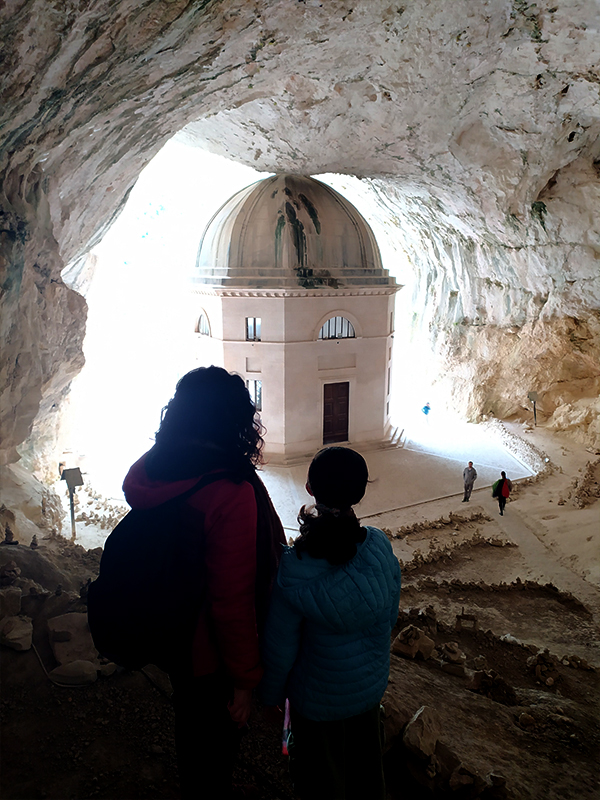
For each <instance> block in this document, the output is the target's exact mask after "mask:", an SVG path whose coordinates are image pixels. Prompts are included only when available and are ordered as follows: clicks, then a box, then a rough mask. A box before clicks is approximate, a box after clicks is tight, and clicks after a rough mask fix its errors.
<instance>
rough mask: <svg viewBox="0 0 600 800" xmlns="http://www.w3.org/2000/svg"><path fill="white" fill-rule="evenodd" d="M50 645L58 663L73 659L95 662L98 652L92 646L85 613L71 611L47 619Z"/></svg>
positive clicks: (66, 662) (67, 662)
mask: <svg viewBox="0 0 600 800" xmlns="http://www.w3.org/2000/svg"><path fill="white" fill-rule="evenodd" d="M48 632H49V635H50V645H51V647H52V652H53V653H54V657H55V658H56V660H57V661H58V663H59V664H69V663H71V662H73V661H90V662H94V663H97V659H98V652H97V650H96V648H95V647H94V642H93V640H92V635H91V633H90V629H89V627H88V621H87V614H85V613H81V612H77V611H72V612H70V613H68V614H62V615H61V616H60V617H53V618H52V619H49V620H48Z"/></svg>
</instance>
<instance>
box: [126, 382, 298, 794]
mask: <svg viewBox="0 0 600 800" xmlns="http://www.w3.org/2000/svg"><path fill="white" fill-rule="evenodd" d="M261 431H262V427H261V424H260V420H259V419H258V416H257V414H256V409H255V407H254V405H253V403H252V401H251V399H250V395H249V393H248V390H247V389H246V386H245V385H244V381H243V380H242V378H240V377H239V376H238V375H233V374H230V373H228V372H227V371H226V370H224V369H221V368H220V367H214V366H212V367H207V368H200V369H195V370H192V371H191V372H188V373H187V375H185V376H184V377H183V378H181V380H180V381H179V383H178V384H177V388H176V391H175V395H174V397H173V398H172V400H171V401H170V402H169V404H168V406H167V407H166V409H164V410H163V416H162V420H161V424H160V429H159V430H158V432H157V434H156V439H155V444H154V447H152V449H151V450H150V451H149V452H148V453H146V454H145V455H144V456H142V458H140V459H139V461H137V462H136V463H135V464H134V465H133V466H132V467H131V469H130V470H129V473H128V475H127V477H126V478H125V482H124V484H123V490H124V492H125V497H126V498H127V502H128V503H129V504H130V505H131V507H132V508H139V509H151V508H155V507H157V506H159V505H161V504H163V503H165V502H169V501H173V500H174V498H177V497H181V499H182V502H184V503H185V514H184V515H182V519H184V520H185V525H186V526H187V527H186V530H188V531H189V530H197V531H198V535H199V536H201V538H202V547H201V552H202V564H201V567H200V572H201V574H199V575H198V583H199V585H202V587H203V589H202V591H203V596H202V597H203V599H202V605H201V609H200V613H199V616H198V620H197V623H196V628H195V631H194V633H193V642H192V644H191V646H190V652H189V658H187V657H186V658H185V659H183V660H182V662H181V663H179V664H178V665H177V666H176V667H174V668H173V670H170V678H171V682H172V684H173V690H174V695H173V699H174V707H175V738H176V747H177V759H178V766H179V773H180V784H181V793H182V797H183V798H186V799H187V798H192V797H198V796H202V797H203V798H207V800H209V798H210V800H213V798H214V800H217V798H218V800H223V798H229V797H234V796H235V795H234V794H233V793H232V792H233V790H232V784H231V780H232V773H233V766H234V761H235V756H236V753H237V749H238V745H239V736H240V729H241V728H242V727H244V726H245V724H246V722H247V720H248V717H249V715H250V706H251V694H252V690H253V689H254V687H255V686H257V685H258V683H259V681H260V679H261V676H262V673H263V669H262V666H261V662H260V656H259V644H258V632H259V631H260V630H261V628H262V624H263V622H264V616H265V613H266V607H267V604H268V600H269V594H270V589H271V584H272V581H273V579H274V576H275V574H276V571H277V564H278V561H279V556H280V553H281V549H282V544H284V543H285V537H284V534H283V528H282V526H281V522H280V521H279V517H278V516H277V513H276V512H275V510H274V508H273V505H272V503H271V500H270V498H269V495H268V494H267V491H266V489H265V487H264V485H263V483H262V481H261V480H260V478H259V477H258V475H257V473H256V467H257V466H258V465H259V464H260V463H261V450H262V447H263V439H262V437H261ZM203 476H209V480H210V482H208V483H204V484H203V485H200V487H199V488H198V490H197V491H194V487H195V485H197V484H198V483H199V481H200V480H201V479H202V478H203ZM183 495H185V497H182V496H183Z"/></svg>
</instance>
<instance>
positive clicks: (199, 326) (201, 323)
mask: <svg viewBox="0 0 600 800" xmlns="http://www.w3.org/2000/svg"><path fill="white" fill-rule="evenodd" d="M196 333H201V334H202V335H203V336H210V326H209V324H208V317H207V316H206V314H205V313H204V311H203V312H202V313H201V314H200V316H199V317H198V322H197V323H196Z"/></svg>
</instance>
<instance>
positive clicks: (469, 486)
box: [463, 461, 477, 503]
mask: <svg viewBox="0 0 600 800" xmlns="http://www.w3.org/2000/svg"><path fill="white" fill-rule="evenodd" d="M476 480H477V470H476V469H475V467H474V466H473V462H472V461H469V464H468V466H466V467H465V468H464V469H463V483H464V485H465V496H464V497H463V503H468V502H469V500H470V499H471V492H472V491H473V484H474V483H475V481H476Z"/></svg>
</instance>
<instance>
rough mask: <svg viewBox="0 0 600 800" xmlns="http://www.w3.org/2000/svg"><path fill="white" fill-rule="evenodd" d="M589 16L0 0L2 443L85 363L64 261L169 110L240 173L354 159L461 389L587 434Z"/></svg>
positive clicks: (598, 139) (135, 170)
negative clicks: (240, 167) (534, 402)
mask: <svg viewBox="0 0 600 800" xmlns="http://www.w3.org/2000/svg"><path fill="white" fill-rule="evenodd" d="M599 17H600V7H599V6H598V3H597V2H596V0H552V2H546V0H541V1H540V2H538V3H537V5H536V4H531V5H529V4H528V3H527V2H525V0H489V2H485V0H404V2H403V3H402V4H401V3H400V2H397V3H392V4H390V2H389V0H384V1H383V2H381V1H380V0H357V2H349V1H346V0H328V1H327V2H322V3H320V2H315V1H314V0H304V2H298V0H275V1H274V0H270V1H267V0H256V1H255V2H248V1H247V0H233V1H232V0H228V1H227V2H216V1H213V2H209V1H208V0H204V1H201V0H196V1H195V2H194V1H190V0H146V2H140V0H121V2H109V0H86V2H82V1H81V0H79V2H76V0H7V2H5V3H4V4H3V5H2V7H1V8H0V24H1V42H2V45H1V46H2V51H1V54H0V58H1V62H0V63H1V70H0V81H1V83H0V170H1V173H2V188H1V192H0V213H1V224H0V280H1V285H2V298H1V303H2V306H1V309H0V310H1V313H2V321H1V323H0V325H1V332H2V338H3V343H4V347H3V353H2V364H1V367H0V380H1V386H2V395H1V399H0V401H1V406H0V425H1V430H2V439H3V445H2V448H3V450H2V452H3V455H2V458H3V460H4V461H5V462H6V461H13V460H15V459H16V457H17V453H16V449H15V448H16V446H17V445H18V444H19V443H21V442H23V441H24V440H25V439H26V438H27V436H28V435H29V433H30V431H31V429H32V425H33V423H34V420H35V419H36V416H37V418H38V420H39V419H41V418H43V419H46V420H47V419H48V417H49V416H50V418H51V416H52V414H51V412H52V411H53V410H54V409H56V408H57V407H58V406H59V405H60V398H61V396H62V394H63V393H64V392H65V391H66V388H67V387H68V384H69V381H70V380H71V378H72V377H73V375H74V374H76V372H77V371H78V370H79V369H80V368H81V365H82V354H81V342H82V337H83V332H84V326H85V313H86V306H85V301H84V300H83V299H82V297H81V296H80V295H78V294H77V293H75V292H74V291H73V290H72V289H70V288H68V287H67V286H66V285H65V284H64V283H63V281H62V280H61V270H62V269H63V268H64V267H65V266H66V265H69V266H70V271H69V274H70V275H71V276H74V275H75V276H76V274H77V264H78V263H81V257H82V255H83V254H84V253H85V252H86V251H87V250H88V249H89V247H90V245H91V244H93V242H94V241H97V240H98V238H99V237H100V236H101V235H102V232H103V231H104V230H106V228H107V226H108V225H109V224H110V222H111V220H112V219H113V218H114V216H115V214H117V213H118V211H119V209H120V208H121V207H122V204H123V203H124V201H125V199H126V197H127V194H128V192H129V191H130V189H131V187H132V185H133V183H134V182H135V179H136V176H137V175H138V174H139V171H140V170H141V168H142V167H143V166H144V165H145V164H146V163H147V162H148V161H149V160H150V159H151V158H152V157H153V156H154V155H155V153H156V152H157V151H158V150H159V149H160V147H161V146H162V145H163V144H164V142H165V141H166V140H167V139H168V138H169V137H171V136H172V135H173V134H175V133H176V132H177V131H179V130H181V129H182V128H185V132H184V135H185V137H186V138H187V139H188V141H190V140H191V141H194V142H195V143H197V144H198V146H201V147H205V148H207V149H210V150H212V151H213V152H217V153H220V154H223V155H227V156H229V157H231V158H235V159H236V160H239V161H242V162H244V163H246V164H250V165H251V166H254V167H256V168H257V169H262V170H268V171H273V172H280V171H291V172H298V173H301V174H318V173H323V172H340V173H348V174H355V175H358V176H360V177H362V178H364V180H365V181H366V182H368V184H369V185H370V187H371V190H372V193H373V197H374V199H375V200H376V202H377V203H378V204H379V205H380V207H381V208H382V209H384V211H385V213H386V214H387V217H388V219H391V220H393V221H395V223H396V224H397V227H398V239H399V242H400V246H401V247H402V249H404V250H405V252H406V253H407V255H408V257H409V259H410V261H411V263H412V265H413V267H414V269H415V270H416V272H417V275H418V277H419V282H418V284H417V289H416V290H415V313H416V314H417V317H418V325H417V329H418V331H419V332H420V335H423V332H426V335H428V336H430V337H431V339H432V342H433V343H434V351H435V353H436V354H437V358H438V359H439V369H440V373H444V372H447V370H448V367H451V369H452V373H453V376H454V380H453V384H452V391H453V393H454V397H455V402H456V404H457V405H459V406H461V407H462V408H464V409H465V410H466V412H467V413H468V414H469V415H470V416H471V417H476V416H477V415H478V414H479V413H488V412H494V413H497V414H507V413H511V412H514V411H516V410H518V409H519V408H520V407H522V406H523V400H522V394H523V392H525V394H526V392H527V391H528V390H529V389H532V388H536V389H537V391H538V392H540V396H541V397H543V402H544V404H545V405H544V410H545V411H546V412H548V413H552V412H553V411H554V410H555V409H558V410H559V412H560V413H559V417H560V418H561V419H562V420H563V421H564V425H568V424H570V422H572V421H573V418H574V416H573V415H576V414H579V417H580V418H579V422H578V424H582V425H584V427H585V429H586V430H587V436H588V438H589V439H590V440H593V439H594V437H597V438H598V440H599V441H598V442H596V443H597V444H600V435H599V434H598V431H597V415H598V409H597V407H596V409H595V410H594V406H593V398H594V397H596V396H597V394H598V388H599V381H600V367H599V364H598V349H599V341H600V334H599V328H600V325H599V321H598V320H599V317H598V309H599V308H600V215H599V214H598V210H599V208H600V76H599V72H598V64H599V63H600V32H599V28H600V22H599ZM577 403H579V405H577ZM582 403H583V406H582V405H581V404H582ZM583 407H585V408H583ZM582 408H583V410H582ZM557 413H558V412H557ZM582 414H583V416H582ZM561 415H562V416H561ZM555 416H556V415H555ZM556 420H558V417H556ZM594 420H596V422H594ZM569 421H570V422H569ZM557 424H561V423H559V422H557ZM595 426H596V427H595Z"/></svg>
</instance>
